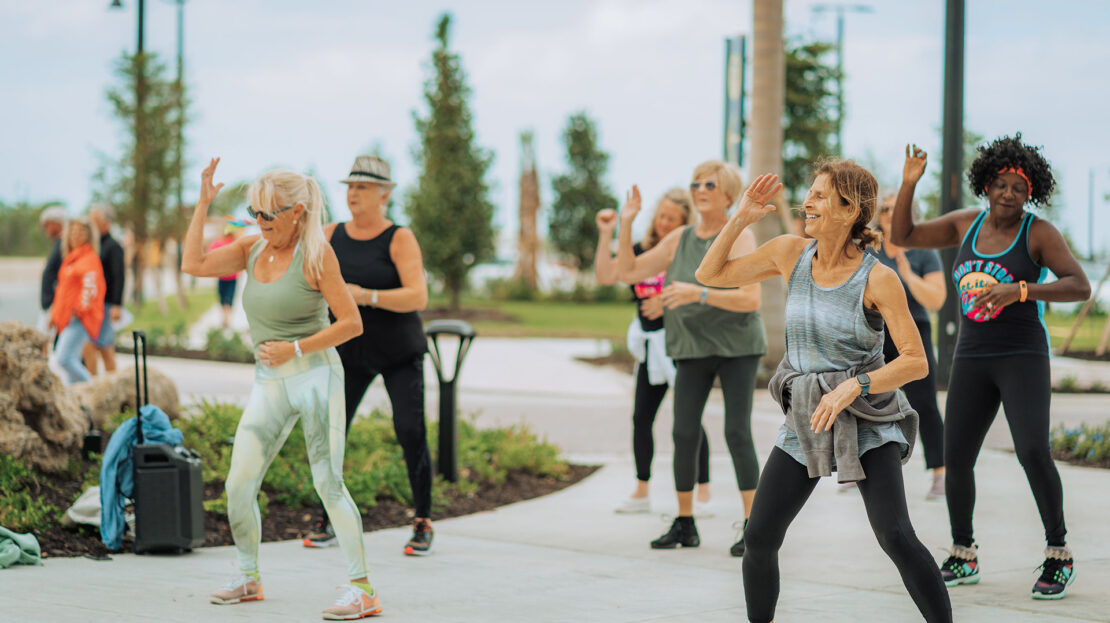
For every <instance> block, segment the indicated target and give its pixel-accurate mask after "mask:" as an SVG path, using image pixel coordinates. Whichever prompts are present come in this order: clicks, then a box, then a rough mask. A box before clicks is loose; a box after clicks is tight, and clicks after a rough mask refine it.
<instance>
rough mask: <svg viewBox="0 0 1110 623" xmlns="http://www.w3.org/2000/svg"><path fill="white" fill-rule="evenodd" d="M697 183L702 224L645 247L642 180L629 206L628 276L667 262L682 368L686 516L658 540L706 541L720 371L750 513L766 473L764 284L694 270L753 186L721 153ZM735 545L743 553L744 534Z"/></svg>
mask: <svg viewBox="0 0 1110 623" xmlns="http://www.w3.org/2000/svg"><path fill="white" fill-rule="evenodd" d="M690 191H691V194H692V195H693V198H694V204H695V207H696V208H697V210H698V215H699V219H698V224H697V225H696V226H691V227H680V228H677V229H675V230H674V231H672V232H671V233H669V234H667V236H666V237H665V238H663V240H662V241H660V242H659V244H657V245H655V246H654V247H652V248H651V249H650V250H649V251H647V252H645V253H643V254H640V255H636V254H635V252H634V249H633V246H632V223H633V221H635V219H636V215H637V214H638V213H639V212H640V190H639V188H637V187H636V186H633V187H632V191H631V192H630V193H629V196H628V200H627V201H626V202H625V204H624V207H623V208H622V209H621V215H620V218H621V227H620V236H619V239H620V245H619V247H618V251H617V265H618V277H619V279H620V280H621V281H623V282H625V283H637V282H639V281H642V280H644V279H646V278H648V277H651V276H653V275H657V274H659V273H660V272H662V271H666V277H665V280H664V283H663V293H662V299H663V307H664V311H663V324H664V327H665V328H666V352H667V356H668V357H670V358H672V359H673V360H674V362H675V367H676V374H675V382H674V429H673V431H672V435H671V436H672V438H673V440H674V447H675V448H674V479H675V492H676V495H677V497H678V517H676V518H675V520H674V522H673V523H672V524H671V527H670V529H669V530H667V532H666V533H665V534H663V536H661V537H659V538H658V539H656V540H654V541H652V543H651V547H652V548H655V549H672V548H675V547H679V546H682V547H697V546H698V545H699V544H700V543H701V539H700V537H699V536H698V530H697V527H696V526H695V524H694V485H695V481H696V480H697V472H698V457H699V454H700V446H701V440H702V428H701V418H702V413H703V412H704V410H705V403H706V400H708V398H709V392H710V391H711V390H712V388H713V382H714V379H717V378H719V379H720V381H721V391H722V393H723V394H724V400H725V442H726V444H727V446H728V450H729V454H731V455H732V467H733V472H734V474H735V476H736V482H737V485H738V486H739V488H740V494H741V498H742V499H743V503H744V510H743V512H744V517H747V516H748V514H749V511H750V508H751V500H752V497H753V496H754V495H755V487H756V483H758V482H759V461H758V459H757V458H756V455H755V443H754V442H753V441H752V428H751V414H752V394H753V392H754V391H755V376H756V372H757V371H758V369H759V359H760V357H761V356H762V355H763V354H764V353H765V352H767V344H766V341H765V340H764V337H763V321H762V320H761V319H760V317H759V311H758V310H759V303H760V290H759V285H758V284H756V285H752V286H748V287H744V288H708V287H705V286H704V285H702V284H700V283H698V282H697V280H696V279H695V278H694V270H695V269H696V268H697V267H698V263H699V262H701V259H702V257H703V256H704V255H705V251H706V249H708V248H709V245H710V243H712V242H713V240H714V239H715V238H716V237H717V234H718V233H720V231H721V229H722V228H723V227H724V225H725V222H726V221H727V219H728V217H727V210H728V208H729V207H730V206H732V205H733V204H734V203H735V202H736V200H737V199H738V198H739V197H740V193H741V192H742V191H743V181H742V180H741V178H740V170H739V169H737V168H736V166H735V165H732V164H726V163H724V162H720V161H716V160H710V161H707V162H703V163H701V164H700V165H698V166H697V167H696V168H695V169H694V175H693V182H692V183H691V184H690ZM735 248H736V251H737V252H738V253H743V252H747V251H750V250H753V249H755V236H754V235H752V234H751V233H748V234H747V235H745V236H743V237H742V238H740V239H738V240H737V241H736V243H735ZM729 551H730V552H731V553H732V555H734V556H742V555H743V554H744V541H743V539H742V538H741V539H740V540H739V541H738V542H736V543H734V544H733V545H732V547H731V548H730V550H729Z"/></svg>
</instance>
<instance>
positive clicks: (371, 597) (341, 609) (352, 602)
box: [322, 584, 382, 621]
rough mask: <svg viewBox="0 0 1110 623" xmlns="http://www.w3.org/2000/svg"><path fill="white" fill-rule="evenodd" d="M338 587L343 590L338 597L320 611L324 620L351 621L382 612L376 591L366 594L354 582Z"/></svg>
mask: <svg viewBox="0 0 1110 623" xmlns="http://www.w3.org/2000/svg"><path fill="white" fill-rule="evenodd" d="M339 589H340V590H342V591H343V592H342V593H340V595H339V598H338V599H336V600H335V603H334V604H332V605H331V606H329V607H327V608H325V609H324V612H323V613H322V614H323V615H324V620H325V621H353V620H355V619H361V618H363V617H370V616H374V615H377V614H381V613H382V602H381V601H380V600H379V599H378V595H377V592H376V591H373V592H371V593H369V594H368V593H367V592H366V591H364V590H362V589H361V588H359V587H357V586H355V585H354V584H348V585H346V586H341V587H339ZM371 590H372V589H371Z"/></svg>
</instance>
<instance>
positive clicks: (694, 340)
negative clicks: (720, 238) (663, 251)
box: [663, 227, 767, 359]
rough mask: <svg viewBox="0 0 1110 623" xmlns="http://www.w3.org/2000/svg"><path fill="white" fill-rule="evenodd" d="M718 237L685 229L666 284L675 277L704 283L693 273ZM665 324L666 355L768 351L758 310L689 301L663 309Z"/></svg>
mask: <svg viewBox="0 0 1110 623" xmlns="http://www.w3.org/2000/svg"><path fill="white" fill-rule="evenodd" d="M716 239H717V236H713V237H712V238H709V239H708V240H703V239H702V238H698V237H697V235H695V234H694V228H693V227H687V228H686V229H685V230H683V232H682V237H681V238H680V239H679V241H678V249H676V250H675V253H674V260H673V261H672V262H671V266H670V268H668V269H667V278H666V280H665V281H664V283H663V287H666V286H669V285H670V284H671V283H672V282H674V281H684V282H686V283H693V284H696V285H701V284H699V283H698V280H697V279H695V278H694V273H695V272H696V271H697V270H698V265H699V264H701V260H702V258H704V257H705V252H706V251H708V250H709V246H710V245H712V244H713V241H714V240H716ZM663 328H664V329H666V330H667V356H668V357H670V358H671V359H695V358H699V357H710V356H713V355H717V356H719V357H743V356H746V355H763V354H766V352H767V340H766V338H765V337H764V335H763V319H762V318H760V316H759V312H732V311H727V310H724V309H721V308H720V307H713V306H712V305H705V304H702V303H690V304H688V305H683V306H681V307H676V308H674V309H667V310H664V311H663Z"/></svg>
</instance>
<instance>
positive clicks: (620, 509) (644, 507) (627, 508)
mask: <svg viewBox="0 0 1110 623" xmlns="http://www.w3.org/2000/svg"><path fill="white" fill-rule="evenodd" d="M614 512H617V513H621V514H627V515H632V514H639V513H650V512H651V498H650V497H647V496H644V497H642V498H627V499H625V501H623V502H621V503H620V505H619V506H617V508H616V509H614Z"/></svg>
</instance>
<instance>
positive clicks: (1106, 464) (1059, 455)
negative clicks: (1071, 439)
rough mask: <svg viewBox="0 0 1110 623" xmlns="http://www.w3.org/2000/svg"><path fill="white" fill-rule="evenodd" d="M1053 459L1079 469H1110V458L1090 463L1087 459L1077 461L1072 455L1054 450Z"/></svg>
mask: <svg viewBox="0 0 1110 623" xmlns="http://www.w3.org/2000/svg"><path fill="white" fill-rule="evenodd" d="M1052 458H1054V459H1056V460H1057V461H1063V462H1065V463H1067V464H1069V465H1076V466H1078V467H1098V468H1102V469H1110V457H1107V458H1105V459H1102V460H1100V461H1089V460H1087V459H1077V458H1075V457H1074V456H1072V455H1070V454H1067V453H1064V452H1057V451H1056V450H1053V451H1052Z"/></svg>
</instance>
